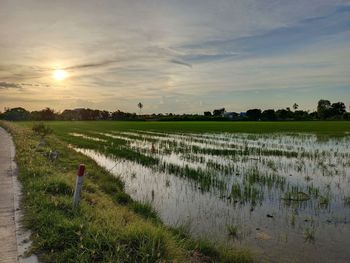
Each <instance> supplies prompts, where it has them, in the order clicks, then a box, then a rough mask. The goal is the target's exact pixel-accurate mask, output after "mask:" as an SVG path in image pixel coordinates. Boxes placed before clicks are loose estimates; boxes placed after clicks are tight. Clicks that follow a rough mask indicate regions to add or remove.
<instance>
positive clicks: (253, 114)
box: [246, 109, 261, 121]
mask: <svg viewBox="0 0 350 263" xmlns="http://www.w3.org/2000/svg"><path fill="white" fill-rule="evenodd" d="M246 116H247V118H248V120H251V121H258V120H260V118H261V110H260V109H251V110H247V113H246Z"/></svg>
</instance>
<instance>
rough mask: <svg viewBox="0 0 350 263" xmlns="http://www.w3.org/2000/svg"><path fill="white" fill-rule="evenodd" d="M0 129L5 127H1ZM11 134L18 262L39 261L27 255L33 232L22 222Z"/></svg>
mask: <svg viewBox="0 0 350 263" xmlns="http://www.w3.org/2000/svg"><path fill="white" fill-rule="evenodd" d="M0 129H3V128H2V127H0ZM6 133H7V134H8V135H9V140H11V142H10V151H11V165H10V172H11V175H12V182H13V184H12V186H13V201H14V204H13V207H14V217H15V228H16V242H17V262H19V263H39V260H38V257H37V256H36V255H34V254H33V255H31V256H29V257H27V256H26V252H27V251H28V249H29V248H30V246H31V241H30V235H31V232H30V231H29V230H27V229H24V227H22V224H21V220H22V218H23V213H24V211H23V209H22V208H21V207H20V200H21V196H22V186H21V183H20V182H19V180H18V167H17V164H16V162H15V156H16V150H15V145H14V143H13V139H12V136H11V135H10V134H9V133H8V132H7V131H6Z"/></svg>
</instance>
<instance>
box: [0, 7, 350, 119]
mask: <svg viewBox="0 0 350 263" xmlns="http://www.w3.org/2000/svg"><path fill="white" fill-rule="evenodd" d="M57 69H61V70H64V71H65V72H66V73H67V78H65V79H63V80H57V79H55V78H53V74H54V72H55V70H57ZM319 99H328V100H331V101H332V102H337V101H342V102H344V103H345V104H346V105H347V106H350V0H307V1H305V0H293V1H290V0H215V1H213V0H139V1H136V0H100V1H95V0H74V1H71V0H69V1H68V0H60V1H48V0H1V1H0V111H2V110H3V108H4V107H17V106H22V107H25V108H26V109H28V110H39V109H42V108H44V107H51V108H54V109H55V110H57V111H62V110H63V109H66V108H81V107H89V108H97V109H107V110H110V111H114V110H117V109H120V110H122V111H128V112H138V108H137V103H138V102H142V103H143V105H144V108H143V112H144V113H154V112H155V113H159V112H162V113H170V112H172V113H202V112H203V111H207V110H209V111H212V110H213V109H215V108H221V107H225V108H226V110H227V111H236V112H241V111H246V110H248V109H250V108H261V109H270V108H274V109H278V108H286V107H292V105H293V104H294V103H297V104H298V105H299V106H300V108H302V109H305V110H315V109H316V105H317V101H318V100H319ZM348 109H349V108H348Z"/></svg>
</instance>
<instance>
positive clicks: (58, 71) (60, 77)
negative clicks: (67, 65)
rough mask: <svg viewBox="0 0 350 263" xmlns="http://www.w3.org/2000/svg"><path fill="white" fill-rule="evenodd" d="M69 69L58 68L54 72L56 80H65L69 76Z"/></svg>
mask: <svg viewBox="0 0 350 263" xmlns="http://www.w3.org/2000/svg"><path fill="white" fill-rule="evenodd" d="M67 75H68V74H67V71H65V70H63V69H56V70H55V71H54V72H53V78H54V79H55V80H64V79H65V78H66V77H67Z"/></svg>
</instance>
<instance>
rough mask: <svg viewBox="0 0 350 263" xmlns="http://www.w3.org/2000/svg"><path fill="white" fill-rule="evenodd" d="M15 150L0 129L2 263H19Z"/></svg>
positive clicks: (0, 253) (0, 262)
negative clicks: (15, 203)
mask: <svg viewBox="0 0 350 263" xmlns="http://www.w3.org/2000/svg"><path fill="white" fill-rule="evenodd" d="M14 154H15V148H14V145H13V142H12V139H11V137H10V135H9V134H8V133H7V132H6V131H5V130H4V129H3V128H1V127H0V263H5V262H6V263H12V262H18V257H17V239H16V222H15V208H14V202H15V196H14V183H13V181H14V180H13V177H14V176H15V173H16V167H15V165H14V163H13V159H14Z"/></svg>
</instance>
